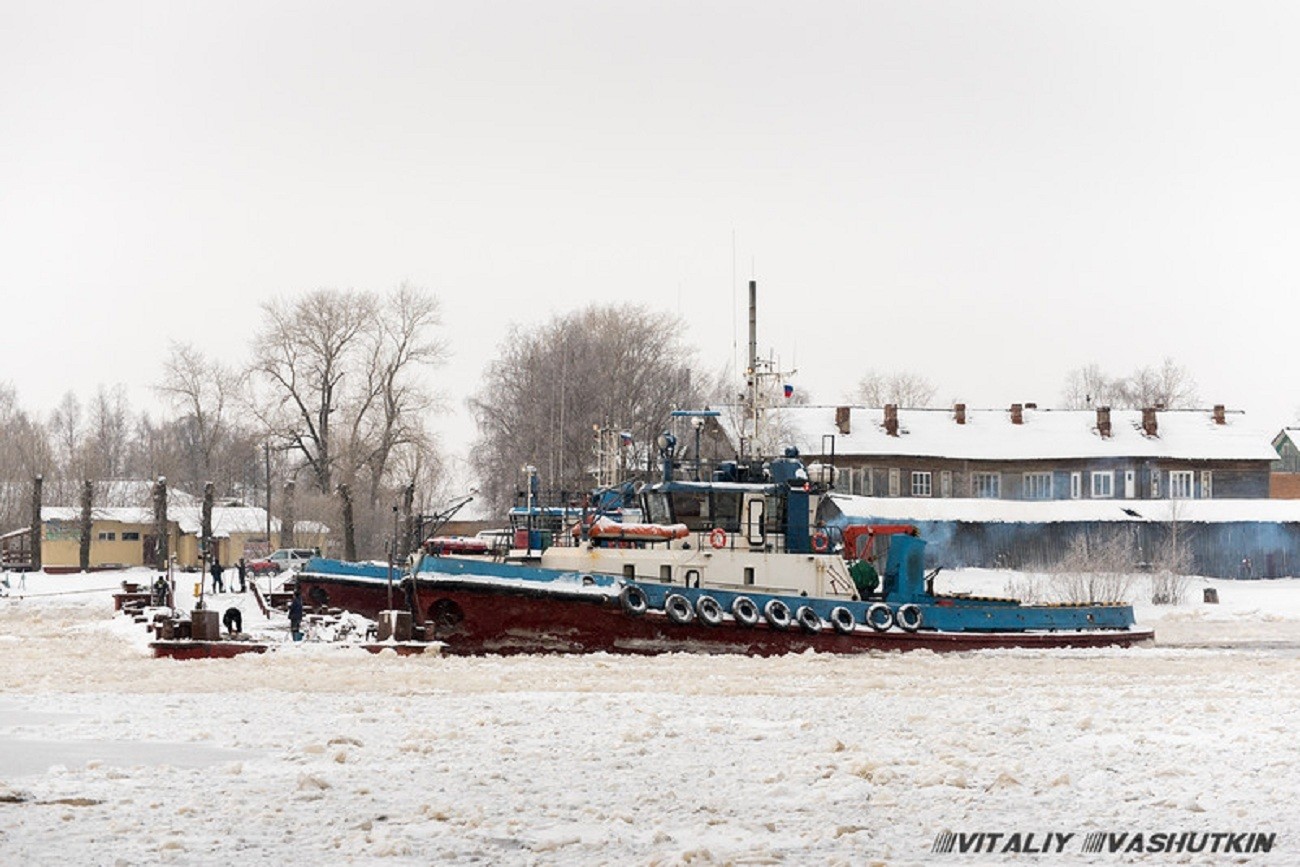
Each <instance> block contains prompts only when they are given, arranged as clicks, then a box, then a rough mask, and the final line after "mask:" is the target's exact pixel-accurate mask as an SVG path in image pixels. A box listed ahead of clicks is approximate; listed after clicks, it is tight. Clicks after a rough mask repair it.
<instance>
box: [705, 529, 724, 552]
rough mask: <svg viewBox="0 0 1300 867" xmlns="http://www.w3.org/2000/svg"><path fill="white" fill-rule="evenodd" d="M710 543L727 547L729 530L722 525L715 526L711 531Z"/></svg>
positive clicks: (718, 546) (715, 546)
mask: <svg viewBox="0 0 1300 867" xmlns="http://www.w3.org/2000/svg"><path fill="white" fill-rule="evenodd" d="M709 544H710V545H712V546H713V547H714V548H725V547H727V531H726V530H724V529H722V528H721V527H714V528H713V530H712V532H710V533H709Z"/></svg>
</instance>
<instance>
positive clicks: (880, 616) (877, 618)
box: [866, 602, 894, 632]
mask: <svg viewBox="0 0 1300 867" xmlns="http://www.w3.org/2000/svg"><path fill="white" fill-rule="evenodd" d="M866 619H867V625H868V626H870V627H871V628H872V629H874V630H876V631H877V632H888V631H889V630H890V629H891V628H892V627H893V625H894V612H893V609H891V608H890V607H889V606H888V605H886V604H885V603H883V602H877V603H876V604H874V605H872V606H871V607H870V608H868V609H867V618H866Z"/></svg>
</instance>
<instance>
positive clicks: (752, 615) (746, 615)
mask: <svg viewBox="0 0 1300 867" xmlns="http://www.w3.org/2000/svg"><path fill="white" fill-rule="evenodd" d="M731 616H732V617H734V618H736V622H737V623H739V624H740V625H741V626H757V625H758V618H759V616H760V615H759V613H758V606H757V605H755V604H754V600H753V599H750V598H749V597H748V596H737V597H736V598H735V600H733V601H732V603H731Z"/></svg>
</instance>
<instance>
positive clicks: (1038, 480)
mask: <svg viewBox="0 0 1300 867" xmlns="http://www.w3.org/2000/svg"><path fill="white" fill-rule="evenodd" d="M1025 499H1026V500H1050V499H1052V474H1051V473H1025Z"/></svg>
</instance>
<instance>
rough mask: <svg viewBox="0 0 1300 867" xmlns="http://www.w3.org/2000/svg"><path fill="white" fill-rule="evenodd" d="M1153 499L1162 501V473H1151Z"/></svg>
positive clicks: (1156, 471) (1155, 471) (1153, 471)
mask: <svg viewBox="0 0 1300 867" xmlns="http://www.w3.org/2000/svg"><path fill="white" fill-rule="evenodd" d="M1151 499H1153V500H1158V499H1160V471H1159V470H1152V471H1151Z"/></svg>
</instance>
